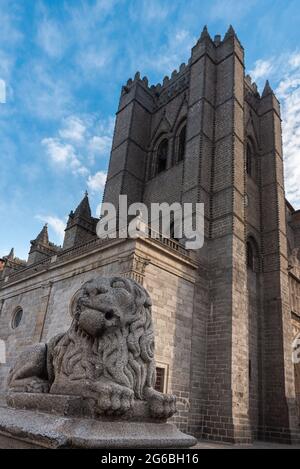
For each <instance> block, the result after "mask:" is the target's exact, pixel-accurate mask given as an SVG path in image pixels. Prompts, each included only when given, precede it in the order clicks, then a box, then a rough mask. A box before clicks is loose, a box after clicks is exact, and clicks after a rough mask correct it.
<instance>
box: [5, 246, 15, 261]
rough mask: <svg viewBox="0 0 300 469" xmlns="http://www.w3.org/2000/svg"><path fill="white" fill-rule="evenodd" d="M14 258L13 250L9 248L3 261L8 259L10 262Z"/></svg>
mask: <svg viewBox="0 0 300 469" xmlns="http://www.w3.org/2000/svg"><path fill="white" fill-rule="evenodd" d="M14 257H15V250H14V248H11V250H10V252H9V254H8V255H7V256H4V258H5V259H8V260H10V261H12V260H13V259H14Z"/></svg>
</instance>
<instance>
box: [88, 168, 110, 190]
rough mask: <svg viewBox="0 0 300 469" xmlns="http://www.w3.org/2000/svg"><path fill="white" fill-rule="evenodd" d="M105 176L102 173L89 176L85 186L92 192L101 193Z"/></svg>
mask: <svg viewBox="0 0 300 469" xmlns="http://www.w3.org/2000/svg"><path fill="white" fill-rule="evenodd" d="M106 177H107V174H106V173H104V172H103V171H98V172H97V173H96V174H94V175H93V176H89V177H88V180H87V185H88V187H89V189H91V191H92V192H101V191H102V190H103V189H104V186H105V182H106Z"/></svg>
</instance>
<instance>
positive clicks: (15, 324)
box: [11, 308, 23, 329]
mask: <svg viewBox="0 0 300 469" xmlns="http://www.w3.org/2000/svg"><path fill="white" fill-rule="evenodd" d="M22 316H23V310H22V308H17V309H16V311H15V312H14V314H13V318H12V321H11V326H12V328H13V329H16V328H17V327H18V326H19V325H20V322H21V320H22Z"/></svg>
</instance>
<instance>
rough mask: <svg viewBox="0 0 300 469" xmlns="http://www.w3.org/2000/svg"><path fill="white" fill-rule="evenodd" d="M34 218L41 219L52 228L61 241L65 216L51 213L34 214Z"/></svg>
mask: <svg viewBox="0 0 300 469" xmlns="http://www.w3.org/2000/svg"><path fill="white" fill-rule="evenodd" d="M35 218H37V219H38V220H41V221H43V222H44V223H48V225H49V226H50V228H52V230H53V231H54V233H55V234H56V236H57V239H58V242H59V243H62V241H63V239H64V235H65V228H66V222H67V218H65V219H61V218H59V217H56V216H53V215H36V217H35Z"/></svg>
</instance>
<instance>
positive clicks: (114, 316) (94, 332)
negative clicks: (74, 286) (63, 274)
mask: <svg viewBox="0 0 300 469" xmlns="http://www.w3.org/2000/svg"><path fill="white" fill-rule="evenodd" d="M150 307H151V299H150V297H149V295H148V293H147V291H146V290H145V289H144V288H143V287H142V286H141V285H139V284H138V283H137V282H135V281H134V280H130V279H125V278H121V277H112V278H103V277H98V278H96V279H93V280H90V281H88V282H86V283H85V284H84V285H83V286H82V287H81V289H80V290H79V291H78V292H77V293H76V295H75V297H74V298H73V302H72V306H71V313H72V315H73V317H74V318H75V320H76V321H77V322H78V325H79V327H80V329H82V330H83V331H85V332H86V333H87V334H88V335H90V336H92V337H99V336H101V335H103V334H104V333H105V332H107V331H109V330H112V329H116V328H119V329H122V328H124V327H126V326H128V325H130V324H131V323H133V322H135V321H136V320H137V319H138V318H140V317H141V315H142V311H143V308H150Z"/></svg>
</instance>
